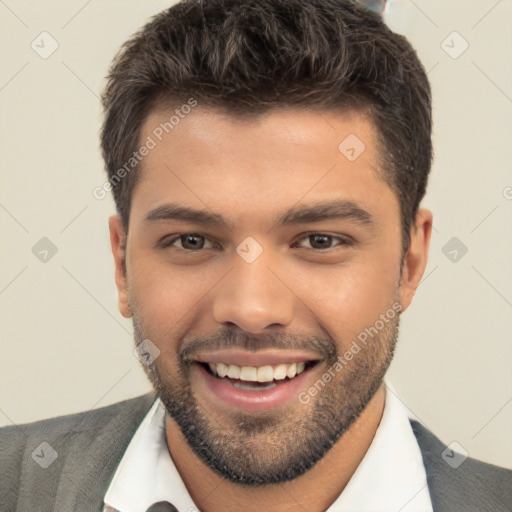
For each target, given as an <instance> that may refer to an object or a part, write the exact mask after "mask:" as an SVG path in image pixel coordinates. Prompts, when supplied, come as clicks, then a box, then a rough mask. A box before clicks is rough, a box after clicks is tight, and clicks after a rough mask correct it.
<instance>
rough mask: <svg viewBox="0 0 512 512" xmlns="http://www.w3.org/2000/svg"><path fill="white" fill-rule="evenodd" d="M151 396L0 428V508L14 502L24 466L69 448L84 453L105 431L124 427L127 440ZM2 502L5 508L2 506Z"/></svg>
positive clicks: (50, 460) (62, 454)
mask: <svg viewBox="0 0 512 512" xmlns="http://www.w3.org/2000/svg"><path fill="white" fill-rule="evenodd" d="M154 400H155V396H154V395H153V394H152V393H148V394H146V395H142V396H139V397H136V398H132V399H130V400H124V401H122V402H117V403H115V404H112V405H109V406H106V407H101V408H98V409H92V410H90V411H85V412H80V413H76V414H69V415H64V416H58V417H55V418H50V419H45V420H40V421H35V422H32V423H25V424H20V425H11V426H6V427H2V428H0V474H1V475H2V492H1V493H0V509H1V510H9V509H11V507H12V504H13V503H16V501H17V496H18V494H19V492H20V485H22V484H23V482H21V480H23V475H24V474H25V473H26V471H27V466H28V467H31V466H32V465H33V466H34V467H35V468H37V466H36V463H38V464H39V465H40V466H41V467H42V468H44V467H45V465H46V464H48V465H50V464H52V463H53V459H54V458H56V456H57V455H58V457H59V458H60V459H62V458H65V456H66V453H67V452H68V451H69V450H71V449H73V451H74V453H76V452H77V451H78V452H79V453H83V454H85V453H87V449H88V447H89V446H90V445H91V444H92V443H93V442H94V440H95V439H97V438H98V437H102V436H105V435H106V433H108V432H111V433H112V434H115V433H116V432H118V433H119V432H120V431H124V432H125V437H127V441H128V440H129V434H130V433H131V434H133V433H134V431H135V430H136V427H137V426H138V423H139V422H140V421H141V420H142V418H143V417H144V415H145V413H146V412H147V411H148V410H149V408H150V407H151V405H152V403H153V402H154ZM6 503H8V504H11V505H10V506H9V508H2V507H5V504H6Z"/></svg>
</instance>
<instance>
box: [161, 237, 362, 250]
mask: <svg viewBox="0 0 512 512" xmlns="http://www.w3.org/2000/svg"><path fill="white" fill-rule="evenodd" d="M315 235H320V236H325V237H328V238H331V239H333V240H335V239H337V240H339V241H340V243H339V244H338V245H337V246H335V247H339V246H342V247H343V246H345V247H350V246H352V245H353V244H354V240H353V239H351V238H350V237H347V236H336V235H330V234H328V233H320V232H315V233H308V234H306V235H304V236H303V237H302V238H300V239H299V241H301V240H305V239H308V238H310V237H312V236H315ZM186 236H195V237H201V238H204V239H205V240H208V237H207V236H206V235H203V234H201V233H180V234H178V235H174V236H172V238H168V237H166V238H164V239H163V240H162V241H160V242H159V244H158V246H159V247H160V248H162V249H167V248H169V247H171V246H172V245H173V244H174V243H175V242H177V241H178V240H181V239H182V237H186ZM335 247H334V248H333V247H328V248H326V249H315V248H307V247H306V249H307V250H308V251H314V252H318V253H327V252H331V251H332V250H334V249H335ZM175 249H177V250H179V251H182V252H187V253H199V252H202V251H203V250H207V249H204V248H201V249H197V250H192V249H182V248H179V247H175ZM210 249H211V248H210Z"/></svg>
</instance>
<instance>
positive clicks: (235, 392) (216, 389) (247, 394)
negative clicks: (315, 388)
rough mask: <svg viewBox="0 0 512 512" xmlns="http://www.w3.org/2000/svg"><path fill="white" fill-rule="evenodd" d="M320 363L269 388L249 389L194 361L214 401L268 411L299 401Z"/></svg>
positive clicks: (203, 383) (246, 408)
mask: <svg viewBox="0 0 512 512" xmlns="http://www.w3.org/2000/svg"><path fill="white" fill-rule="evenodd" d="M317 366H319V364H318V363H317V364H315V365H313V366H311V367H309V368H307V369H306V370H304V371H303V372H302V373H301V374H300V375H297V376H296V377H294V378H293V379H291V380H288V381H285V382H283V383H282V384H277V386H274V387H272V388H269V389H262V390H249V389H240V388H235V387H234V386H233V385H232V384H231V382H230V381H229V380H227V379H220V378H218V377H215V376H213V375H212V374H211V373H208V371H207V370H206V369H205V368H204V367H203V366H202V365H201V364H198V363H194V364H193V367H194V368H196V369H197V370H198V372H197V374H198V376H199V383H200V386H201V388H202V389H204V390H205V393H206V395H208V396H209V397H212V395H213V399H214V401H217V402H219V401H220V402H221V403H224V404H228V405H230V406H232V407H236V408H238V409H243V410H246V411H266V410H269V409H273V408H274V407H278V406H280V405H283V404H285V403H287V402H290V401H291V400H293V399H296V400H297V401H298V394H299V393H300V392H301V391H302V390H304V389H306V387H307V386H306V381H307V379H309V377H310V374H311V373H312V370H314V369H315V368H316V367H317Z"/></svg>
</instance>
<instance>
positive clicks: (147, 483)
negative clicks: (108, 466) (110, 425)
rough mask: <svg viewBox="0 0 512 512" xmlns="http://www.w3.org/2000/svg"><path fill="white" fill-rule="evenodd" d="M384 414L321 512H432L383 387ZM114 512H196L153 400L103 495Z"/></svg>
mask: <svg viewBox="0 0 512 512" xmlns="http://www.w3.org/2000/svg"><path fill="white" fill-rule="evenodd" d="M386 387H387V389H386V401H385V406H384V411H383V414H382V418H381V421H380V424H379V427H378V429H377V431H376V433H375V436H374V439H373V441H372V443H371V445H370V447H369V448H368V451H367V452H366V454H365V456H364V458H363V460H362V461H361V463H360V464H359V466H358V467H357V469H356V471H355V473H354V474H353V475H352V478H351V479H350V481H349V483H348V484H347V486H346V487H345V489H344V490H343V492H342V493H341V494H340V496H339V497H338V498H337V499H336V501H335V502H334V503H333V504H332V505H331V506H330V507H329V508H328V509H327V511H326V512H353V511H354V510H359V511H364V512H387V511H390V512H391V511H392V512H397V511H398V510H400V512H432V503H431V500H430V494H429V490H428V486H427V477H426V472H425V467H424V465H423V459H422V455H421V451H420V448H419V446H418V443H417V441H416V437H415V435H414V432H413V431H412V428H411V424H410V422H409V418H408V415H407V411H406V409H405V407H404V406H403V404H402V402H401V400H400V399H399V398H398V395H397V394H396V392H395V391H394V389H393V388H392V387H391V386H390V384H389V383H387V384H386ZM104 501H105V505H107V506H109V507H112V508H113V509H115V510H118V511H119V512H145V511H146V510H147V508H148V507H149V506H150V505H152V504H153V503H155V502H158V501H169V502H170V503H172V504H173V505H174V506H175V507H176V508H177V509H178V510H179V511H180V512H187V511H189V510H197V506H196V505H195V503H194V502H193V500H192V498H191V497H190V494H189V492H188V490H187V488H186V487H185V484H184V482H183V480H182V478H181V476H180V474H179V473H178V470H177V469H176V466H175V465H174V462H173V460H172V458H171V456H170V454H169V450H168V447H167V443H166V439H165V408H164V405H163V404H162V402H161V401H160V399H157V400H156V401H155V403H154V404H153V406H152V407H151V409H150V410H149V411H148V413H147V414H146V417H145V418H144V420H143V422H142V423H141V425H140V426H139V428H138V429H137V431H136V432H135V435H134V436H133V438H132V440H131V441H130V444H129V445H128V448H127V450H126V452H125V454H124V455H123V458H122V459H121V462H120V464H119V466H118V468H117V470H116V473H115V475H114V478H113V479H112V482H111V484H110V486H109V488H108V490H107V493H106V495H105V500H104Z"/></svg>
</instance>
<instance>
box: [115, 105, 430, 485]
mask: <svg viewBox="0 0 512 512" xmlns="http://www.w3.org/2000/svg"><path fill="white" fill-rule="evenodd" d="M168 118H169V114H168V113H166V112H154V113H153V114H152V115H150V116H149V118H148V119H147V121H146V122H145V124H144V126H143V130H142V135H141V140H142V141H146V140H147V137H151V138H152V139H155V141H156V142H157V143H156V145H155V147H154V148H152V149H151V150H150V151H149V152H148V154H147V155H146V156H145V157H144V160H143V161H142V174H141V179H140V180H139V182H138V183H137V186H136V187H135V190H134V192H133V196H132V206H131V213H130V222H129V228H128V236H127V238H126V243H124V241H123V236H124V235H125V233H124V232H123V229H122V225H121V223H120V220H119V218H118V217H116V216H113V217H112V218H111V219H110V230H111V241H112V247H113V251H114V257H115V260H116V282H117V286H118V290H119V305H120V310H121V313H122V314H123V315H124V316H126V317H132V318H133V324H134V330H135V338H136V340H135V341H136V343H137V344H138V343H141V342H142V341H143V340H150V342H148V341H146V342H145V343H146V345H145V346H146V347H147V346H149V347H150V349H149V352H153V353H154V354H159V355H158V357H156V359H155V360H154V361H153V362H152V364H150V365H148V366H143V367H144V368H145V370H146V372H147V374H148V376H149V378H150V379H151V381H152V383H153V385H154V387H155V389H156V391H157V394H158V395H159V396H160V398H161V399H162V401H163V403H164V404H165V406H166V408H167V411H168V413H169V416H170V418H171V421H174V422H176V424H177V425H178V426H179V428H180V429H181V431H182V434H183V436H184V437H185V439H186V440H187V442H188V444H189V445H190V447H191V448H192V450H193V451H194V452H195V453H196V455H197V456H198V457H199V458H200V459H201V460H202V461H203V462H204V463H205V464H207V465H208V466H209V467H210V468H212V469H213V470H215V471H216V472H218V473H219V474H221V475H222V476H224V477H226V478H228V479H230V480H231V481H233V482H238V483H243V484H248V485H262V484H268V483H277V482H282V481H286V480H290V479H293V478H296V477H297V476H299V475H301V474H303V473H305V472H306V471H307V470H308V469H309V468H311V467H312V466H314V464H315V463H316V462H318V461H319V460H320V459H321V458H322V457H323V456H324V455H325V454H326V453H327V451H328V450H329V449H330V448H331V447H332V445H333V444H334V443H335V442H336V441H337V440H338V439H339V438H340V436H342V435H343V433H344V432H345V431H346V430H347V429H348V428H349V427H350V426H351V425H352V424H353V422H354V421H355V420H356V419H357V418H358V416H359V415H360V414H361V412H362V411H363V409H364V408H365V406H366V405H367V404H368V402H369V401H370V399H371V398H372V396H373V395H374V393H375V392H376V390H377V389H378V387H379V386H380V385H381V383H382V379H383V376H384V374H385V372H386V370H387V368H388V366H389V364H390V362H391V359H392V354H393V350H394V347H395V343H396V339H397V334H398V324H399V312H400V311H403V310H404V309H406V308H407V306H408V305H409V303H410V300H411V298H412V295H413V293H414V290H415V289H416V287H417V285H418V282H419V279H420V277H421V274H422V273H423V270H424V268H425V265H426V253H427V250H428V240H429V235H430V232H429V222H430V217H429V212H425V211H423V212H422V214H423V215H422V219H423V221H421V222H417V223H416V225H415V227H414V230H413V232H412V237H411V248H410V251H409V254H408V255H407V257H406V258H405V260H404V262H403V264H402V252H401V223H400V212H399V205H398V201H397V198H396V196H395V194H394V193H393V191H392V190H391V189H390V187H389V186H388V185H387V184H386V182H385V181H384V180H383V179H382V177H381V176H380V173H378V172H377V170H378V169H379V158H378V153H377V146H376V135H375V132H374V129H373V127H372V124H371V123H370V122H369V121H368V120H367V119H366V118H364V117H363V116H361V115H358V114H356V113H352V114H347V113H345V114H340V113H332V112H330V113H329V112H325V113H322V114H320V113H317V112H314V111H309V112H305V111H302V112H300V111H287V112H273V113H271V114H267V115H265V116H262V117H259V118H257V119H253V120H251V121H247V120H237V119H234V118H232V117H229V116H226V115H223V114H221V113H219V112H218V111H215V110H209V109H200V108H199V107H197V108H196V109H194V111H193V112H192V113H190V114H189V115H188V116H187V117H185V118H183V119H181V120H180V122H179V124H177V125H175V126H174V128H173V129H172V131H170V133H169V134H168V135H167V136H166V137H162V140H161V141H158V139H156V137H155V136H154V133H155V132H154V130H155V128H156V127H158V126H159V125H160V123H163V122H165V121H166V120H168ZM351 134H352V135H351ZM354 135H355V136H357V138H358V139H359V141H360V142H357V139H354V137H353V136H354ZM348 136H351V138H349V139H348V140H349V141H351V144H349V145H348V147H347V146H346V145H343V144H342V145H341V150H340V149H339V146H340V143H342V141H344V140H345V139H346V138H347V137H348ZM354 141H356V142H357V144H355V143H354ZM361 143H363V144H364V148H363V146H362V145H361ZM352 147H353V148H354V151H352V150H351V148H352ZM361 149H364V150H363V151H362V152H361ZM359 153H360V154H359ZM354 156H356V158H354ZM425 219H426V220H425ZM124 264H125V265H126V271H125V266H124ZM401 271H402V272H401ZM148 343H149V345H148Z"/></svg>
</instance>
